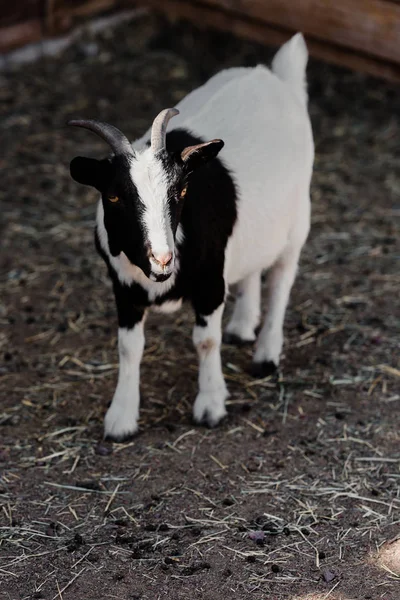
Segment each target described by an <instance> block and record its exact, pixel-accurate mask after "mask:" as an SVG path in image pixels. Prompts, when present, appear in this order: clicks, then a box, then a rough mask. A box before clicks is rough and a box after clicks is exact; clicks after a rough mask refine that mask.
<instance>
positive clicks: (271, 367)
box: [252, 246, 301, 377]
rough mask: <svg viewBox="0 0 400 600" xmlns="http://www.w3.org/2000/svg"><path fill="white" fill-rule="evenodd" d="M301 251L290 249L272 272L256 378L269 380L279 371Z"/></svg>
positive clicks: (256, 356)
mask: <svg viewBox="0 0 400 600" xmlns="http://www.w3.org/2000/svg"><path fill="white" fill-rule="evenodd" d="M300 251H301V246H300V247H296V248H293V247H292V246H290V247H288V248H287V249H286V250H285V251H284V252H283V254H282V255H281V256H280V257H279V258H278V260H277V261H276V263H275V264H274V265H273V266H272V267H271V268H270V271H269V275H268V293H267V314H266V317H265V321H264V323H263V326H262V329H261V331H260V334H259V336H258V340H257V344H256V350H255V353H254V358H253V365H252V374H253V375H254V376H255V377H267V375H270V374H271V373H273V372H274V371H276V369H277V368H278V365H279V358H280V354H281V351H282V346H283V323H284V319H285V312H286V307H287V304H288V301H289V296H290V291H291V289H292V285H293V283H294V280H295V278H296V272H297V265H298V261H299V256H300Z"/></svg>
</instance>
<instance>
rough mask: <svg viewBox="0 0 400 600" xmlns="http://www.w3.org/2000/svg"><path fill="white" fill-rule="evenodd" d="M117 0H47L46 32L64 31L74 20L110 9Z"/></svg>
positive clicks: (51, 33)
mask: <svg viewBox="0 0 400 600" xmlns="http://www.w3.org/2000/svg"><path fill="white" fill-rule="evenodd" d="M116 4H118V0H48V3H47V11H46V34H47V35H54V34H57V33H61V32H65V31H67V30H68V29H70V28H71V27H72V25H73V24H74V22H75V21H76V20H78V19H82V18H84V17H88V16H92V15H96V14H99V13H101V12H104V11H106V10H110V9H111V8H114V7H115V5H116Z"/></svg>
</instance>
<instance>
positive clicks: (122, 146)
mask: <svg viewBox="0 0 400 600" xmlns="http://www.w3.org/2000/svg"><path fill="white" fill-rule="evenodd" d="M68 125H74V126H75V127H84V128H85V129H89V130H90V131H93V132H94V133H97V135H99V136H100V137H101V138H103V140H104V141H106V142H107V143H108V144H110V146H111V149H112V151H113V152H114V153H115V154H132V146H131V144H130V142H129V140H128V138H127V137H126V136H125V135H124V134H123V133H122V131H120V130H119V129H117V128H116V127H114V126H113V125H109V124H108V123H101V122H100V121H95V120H93V119H73V120H72V121H68Z"/></svg>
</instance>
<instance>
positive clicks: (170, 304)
mask: <svg viewBox="0 0 400 600" xmlns="http://www.w3.org/2000/svg"><path fill="white" fill-rule="evenodd" d="M181 306H182V298H179V300H166V301H165V302H163V303H162V304H153V305H152V306H151V310H153V311H154V312H158V313H163V314H169V313H173V312H176V311H177V310H179V309H180V308H181Z"/></svg>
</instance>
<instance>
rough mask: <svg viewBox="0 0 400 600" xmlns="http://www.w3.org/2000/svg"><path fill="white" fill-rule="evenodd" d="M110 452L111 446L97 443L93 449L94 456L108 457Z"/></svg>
mask: <svg viewBox="0 0 400 600" xmlns="http://www.w3.org/2000/svg"><path fill="white" fill-rule="evenodd" d="M112 451H113V450H112V446H109V445H106V444H103V443H102V442H99V443H98V444H97V446H96V447H95V449H94V452H95V454H98V455H99V456H109V455H110V454H112Z"/></svg>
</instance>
